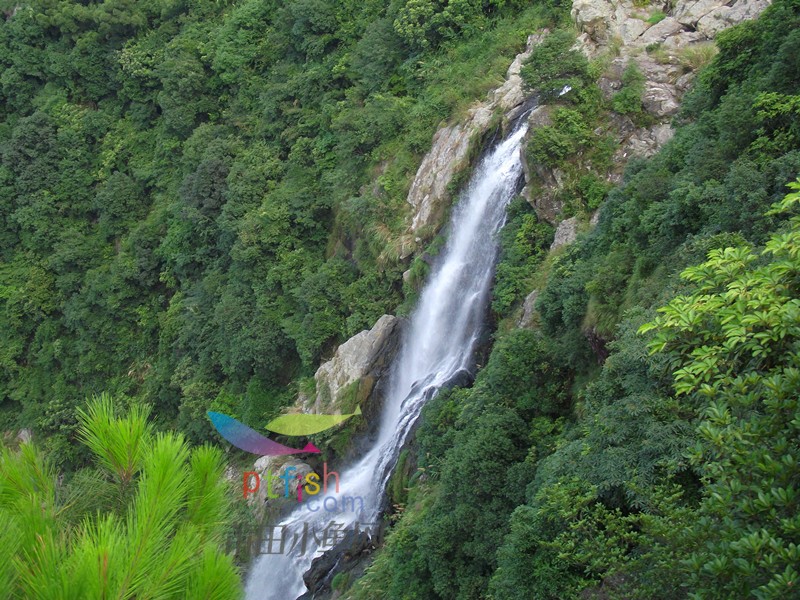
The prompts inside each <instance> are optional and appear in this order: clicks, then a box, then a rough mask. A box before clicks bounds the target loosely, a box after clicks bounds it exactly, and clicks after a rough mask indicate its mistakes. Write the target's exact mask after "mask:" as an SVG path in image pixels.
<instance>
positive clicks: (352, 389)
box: [302, 315, 400, 419]
mask: <svg viewBox="0 0 800 600" xmlns="http://www.w3.org/2000/svg"><path fill="white" fill-rule="evenodd" d="M399 327H400V319H398V318H397V317H395V316H393V315H383V316H382V317H381V318H380V319H378V321H377V322H376V323H375V325H373V326H372V329H370V330H367V331H362V332H361V333H358V334H356V335H354V336H353V337H351V338H350V339H349V340H347V341H346V342H344V343H343V344H342V345H341V346H339V347H338V348H337V349H336V353H335V354H334V355H333V358H331V359H330V360H329V361H327V362H325V363H323V364H322V365H321V366H320V367H319V369H317V372H316V374H315V375H314V380H315V382H316V395H315V396H314V397H313V398H305V399H303V402H302V407H303V412H312V413H329V414H333V413H340V414H341V413H348V412H352V411H353V410H355V408H356V406H361V405H362V404H365V403H366V405H365V406H362V407H361V410H362V411H363V412H364V414H365V418H367V419H369V417H370V416H371V415H372V414H373V413H375V412H376V408H377V407H376V406H373V405H374V404H379V402H378V399H377V398H374V394H373V392H374V391H375V389H376V383H377V382H378V381H379V380H380V379H381V377H382V376H383V375H384V372H385V371H386V370H387V369H388V368H389V365H390V364H391V359H392V358H393V357H394V354H395V351H396V350H397V345H398V342H399V335H398V334H399ZM371 400H372V401H371Z"/></svg>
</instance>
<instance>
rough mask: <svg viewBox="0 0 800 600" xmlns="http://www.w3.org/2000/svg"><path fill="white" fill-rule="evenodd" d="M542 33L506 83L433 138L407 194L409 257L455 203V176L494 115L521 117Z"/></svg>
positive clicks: (531, 39) (515, 64)
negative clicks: (525, 75)
mask: <svg viewBox="0 0 800 600" xmlns="http://www.w3.org/2000/svg"><path fill="white" fill-rule="evenodd" d="M544 35H545V34H544V33H543V32H540V33H537V34H535V35H531V36H529V37H528V43H527V46H526V48H525V50H524V51H523V52H521V53H520V54H518V55H517V56H516V57H515V58H514V61H513V62H512V63H511V66H510V67H509V68H508V72H507V73H506V81H505V82H504V83H503V85H501V86H500V87H499V88H497V89H495V90H493V91H492V92H490V93H489V94H488V96H487V98H486V100H484V101H483V102H479V103H477V104H476V105H475V106H473V107H472V108H471V109H470V110H469V111H468V113H467V117H466V119H464V120H462V121H461V122H458V123H454V124H452V125H447V126H444V127H442V128H440V129H439V130H438V131H437V132H436V134H435V135H434V137H433V145H432V146H431V149H430V151H429V152H428V153H427V154H426V155H425V157H424V158H423V160H422V163H421V164H420V166H419V169H418V170H417V174H416V176H415V177H414V182H413V183H412V185H411V189H410V190H409V192H408V197H407V201H408V203H409V204H410V205H411V206H412V208H413V211H412V215H411V222H410V225H409V236H408V243H406V244H405V245H404V248H405V250H404V254H405V256H408V255H409V254H411V252H413V250H414V249H415V248H416V245H417V244H418V243H419V241H421V239H420V236H422V237H423V238H424V237H428V236H429V234H430V233H432V231H433V230H436V229H438V227H439V226H440V225H441V222H442V217H443V215H444V212H445V209H446V208H447V206H448V205H449V203H450V201H451V200H452V198H451V196H450V193H449V190H448V187H449V185H450V183H451V182H452V181H453V180H454V178H455V176H456V175H457V174H458V173H460V172H461V171H463V170H464V169H466V168H468V167H469V166H470V156H471V152H472V150H473V147H474V145H475V144H476V143H479V142H480V141H481V137H482V136H483V134H485V133H486V132H487V130H488V129H489V127H490V126H491V124H492V122H493V121H494V118H495V116H502V118H503V119H505V121H506V122H508V121H509V120H511V119H513V118H514V117H516V116H517V115H518V114H519V111H520V110H521V107H522V105H523V103H524V102H525V100H526V94H525V92H524V90H523V85H522V77H520V70H521V69H522V65H523V64H524V62H525V60H526V59H527V58H528V57H529V56H530V53H531V51H532V50H533V48H534V46H536V45H537V44H538V43H540V42H541V40H542V39H543V36H544Z"/></svg>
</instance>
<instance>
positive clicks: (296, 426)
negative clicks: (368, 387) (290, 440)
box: [266, 406, 361, 435]
mask: <svg viewBox="0 0 800 600" xmlns="http://www.w3.org/2000/svg"><path fill="white" fill-rule="evenodd" d="M360 414H361V407H360V406H359V407H358V408H356V412H354V413H351V414H349V415H310V414H305V413H299V414H292V415H281V416H280V417H277V418H275V419H273V420H272V421H270V422H269V423H268V424H267V427H266V428H267V429H268V430H269V431H272V432H273V433H280V434H281V435H311V434H312V433H319V432H320V431H325V430H326V429H330V428H331V427H334V426H336V425H338V424H339V423H344V422H345V421H347V419H349V418H350V417H355V416H356V415H360Z"/></svg>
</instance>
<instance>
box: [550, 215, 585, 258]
mask: <svg viewBox="0 0 800 600" xmlns="http://www.w3.org/2000/svg"><path fill="white" fill-rule="evenodd" d="M578 224H579V222H578V217H570V218H569V219H564V220H563V221H561V223H559V224H558V227H557V228H556V233H555V236H554V237H553V243H552V244H550V252H552V251H553V250H557V249H558V248H561V247H562V246H566V245H567V244H571V243H572V242H574V241H575V240H576V239H577V237H578Z"/></svg>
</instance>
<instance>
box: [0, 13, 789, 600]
mask: <svg viewBox="0 0 800 600" xmlns="http://www.w3.org/2000/svg"><path fill="white" fill-rule="evenodd" d="M569 8H570V7H569V6H568V4H562V3H559V2H557V1H543V2H523V1H522V0H505V1H504V0H461V1H458V2H455V1H453V2H445V1H439V0H407V1H403V0H391V1H389V2H378V1H376V0H367V1H366V2H357V1H354V0H345V1H343V2H334V1H333V0H297V1H293V2H282V1H280V0H243V1H241V2H228V1H226V0H220V1H214V2H211V1H207V0H201V1H197V2H185V1H184V0H140V1H127V0H108V1H105V2H91V1H88V0H87V1H81V2H68V1H65V0H34V1H30V2H14V1H8V0H0V65H1V67H0V69H1V71H2V72H1V73H0V366H1V368H0V430H2V431H3V432H11V431H13V432H16V431H17V430H19V429H20V428H29V429H31V430H32V431H33V435H34V439H35V441H36V447H34V446H33V445H28V444H23V445H22V447H21V448H20V449H16V448H15V449H3V454H2V457H0V547H2V549H3V558H4V559H6V560H3V561H2V564H0V596H1V597H10V598H51V597H52V598H56V597H58V598H64V597H71V598H72V597H74V598H95V597H97V598H100V597H110V596H111V595H114V596H115V597H120V598H132V597H136V598H140V597H141V598H144V597H175V598H184V597H186V598H194V597H198V598H199V597H208V598H234V597H237V596H238V594H239V593H240V592H239V585H240V584H239V582H238V571H237V567H241V566H242V565H236V564H234V563H235V560H234V558H233V557H232V549H233V548H236V546H237V544H236V542H237V540H236V539H235V538H236V532H235V529H234V526H233V525H232V523H231V522H232V521H234V520H235V519H237V518H241V517H242V515H241V514H240V512H241V511H243V510H245V509H244V508H243V507H241V506H236V505H234V502H233V494H232V492H231V491H230V490H229V489H228V487H227V484H226V483H225V481H226V480H225V478H224V477H223V473H224V469H225V459H224V457H223V454H222V453H221V452H220V451H219V449H217V448H215V447H213V446H212V445H209V442H211V443H213V442H215V441H216V440H217V438H216V437H215V436H214V435H213V434H212V432H211V429H210V426H209V424H208V421H207V420H206V418H205V413H206V411H207V410H219V411H222V412H225V413H227V414H229V415H232V416H234V417H237V418H240V419H242V420H243V421H245V422H247V423H249V424H251V425H252V426H254V427H258V426H259V424H261V425H263V424H264V423H266V422H267V421H268V420H269V419H270V418H272V417H273V416H275V415H276V414H277V413H278V412H279V411H280V410H281V408H282V407H284V406H286V405H288V404H289V403H291V402H292V401H294V399H295V398H296V396H297V392H298V389H300V388H301V387H302V386H303V385H304V383H306V382H307V380H308V378H309V377H310V376H311V375H312V374H313V373H314V371H315V369H316V368H317V366H318V364H319V362H320V360H321V359H324V358H327V357H329V356H330V354H331V352H332V351H333V349H334V348H335V347H336V345H337V344H338V343H340V342H342V341H343V340H345V339H347V338H348V337H350V336H352V335H353V334H355V333H357V332H359V331H361V330H362V329H365V328H368V327H371V326H372V324H373V323H374V322H375V321H376V319H377V318H378V317H379V316H381V315H383V314H385V313H399V314H406V313H408V311H409V310H411V308H412V307H413V303H414V300H415V295H416V291H417V289H415V286H416V285H417V284H418V283H419V281H417V279H419V278H417V277H415V278H414V279H413V280H412V281H411V282H406V283H404V282H403V278H402V273H403V271H405V270H406V269H408V268H409V260H410V259H409V258H407V257H406V258H403V257H402V252H401V248H400V239H401V238H402V235H403V234H404V233H405V227H406V222H407V221H406V219H407V216H408V211H409V210H410V207H409V206H408V205H407V203H406V195H407V192H408V189H409V185H410V183H411V179H412V178H413V175H414V173H415V171H416V169H417V167H418V165H419V162H420V159H421V157H422V155H423V154H424V153H425V152H426V151H427V150H428V148H429V147H430V144H431V139H432V136H433V134H434V132H435V131H436V129H437V127H438V126H439V125H440V124H442V123H443V122H446V121H448V120H453V119H457V118H459V116H461V115H462V114H463V112H464V111H465V109H466V108H467V107H468V106H469V105H470V104H471V103H472V102H473V101H474V100H475V99H480V98H481V97H483V95H484V94H485V92H486V91H488V90H489V89H491V88H493V87H496V86H497V85H498V83H500V82H501V81H502V77H503V75H504V73H505V70H506V69H507V67H508V64H509V62H510V60H511V59H512V58H513V56H514V55H515V54H516V53H517V52H519V51H521V50H522V49H523V47H524V44H525V40H526V37H527V35H529V34H530V33H531V32H533V31H535V30H536V29H538V28H540V27H544V26H548V27H550V28H552V29H554V30H555V32H554V33H553V34H551V36H550V37H549V38H548V40H546V41H545V43H543V44H542V45H541V46H540V47H539V48H538V49H537V50H535V51H534V53H533V55H532V56H531V58H530V61H529V63H528V66H527V67H525V68H524V69H523V77H524V78H525V80H526V83H527V88H528V91H530V92H531V93H533V91H534V90H545V98H544V99H546V100H548V101H550V102H552V103H555V104H557V105H558V108H557V112H556V113H555V118H554V119H553V123H552V124H551V125H549V126H547V127H544V128H542V129H541V130H540V131H538V132H535V133H534V134H533V135H532V136H531V140H530V143H529V145H528V148H527V153H526V160H528V161H529V163H531V164H534V163H537V162H538V163H545V164H548V165H549V166H556V165H558V166H562V167H563V168H565V169H570V168H576V167H575V164H576V162H575V160H576V157H578V156H580V160H582V161H586V160H588V161H594V163H595V164H604V165H605V164H607V163H608V161H609V160H610V153H609V152H608V148H607V147H606V146H604V145H603V143H601V142H602V140H598V139H597V138H596V137H594V136H593V133H592V131H593V125H594V124H596V123H598V122H600V121H602V119H603V118H605V116H606V115H607V113H608V112H609V111H615V112H617V113H619V114H629V115H631V116H632V118H635V119H637V120H638V121H639V122H642V123H646V116H645V115H643V114H642V113H641V107H640V102H639V97H640V95H641V88H640V84H641V82H640V80H639V79H638V75H637V74H636V73H635V72H633V71H629V72H628V73H627V74H626V78H625V79H624V81H623V83H624V88H623V90H622V92H620V93H619V94H617V95H616V96H615V97H614V99H613V101H612V102H610V103H608V102H606V101H604V100H603V99H602V95H601V94H600V91H599V88H598V84H597V79H598V76H599V74H600V73H599V66H598V64H597V63H593V62H590V61H588V60H587V59H585V58H584V57H583V56H582V55H581V54H580V53H578V52H575V51H572V50H570V48H571V47H572V44H573V42H574V39H575V35H574V32H572V31H571V29H570V25H569V14H568V13H569ZM716 44H717V46H718V48H719V53H718V54H717V56H716V58H714V60H713V61H712V62H711V63H710V65H709V66H708V67H706V68H705V69H704V70H703V71H702V72H701V73H700V75H699V77H698V78H697V80H696V82H695V84H694V87H693V89H692V91H691V92H690V93H689V94H688V95H687V96H686V97H685V99H684V102H683V105H682V108H681V111H680V113H679V114H678V116H677V117H676V118H675V122H674V125H675V126H676V129H677V131H676V135H675V137H674V138H673V139H672V141H670V142H669V143H668V144H667V145H666V146H665V147H664V148H663V149H662V150H661V151H660V152H659V153H658V154H656V155H655V156H654V157H652V158H650V159H647V160H635V161H633V162H631V163H630V164H629V165H628V167H627V169H626V170H625V175H624V180H623V182H622V184H621V185H619V186H616V187H612V186H610V185H607V184H605V183H604V182H601V181H599V180H597V179H587V178H583V179H579V181H580V182H581V184H580V185H579V186H578V187H577V188H576V189H574V190H570V193H571V194H572V201H571V203H567V205H566V210H567V211H568V212H569V213H585V212H588V211H590V210H593V209H595V208H597V207H600V218H599V222H598V224H597V226H596V227H594V229H592V230H591V231H589V232H587V233H585V234H584V235H582V236H581V237H580V238H579V239H578V240H577V241H576V242H575V243H574V244H571V245H569V246H567V247H565V248H563V249H562V250H560V251H558V252H556V253H549V254H548V252H547V248H548V246H549V244H550V241H551V239H552V234H553V231H552V228H551V227H550V226H549V225H547V224H546V223H544V222H541V221H539V220H537V217H536V215H535V212H534V211H533V209H532V208H531V207H530V206H529V204H528V203H527V202H525V201H524V200H523V199H521V198H518V199H516V200H514V201H513V202H512V204H511V206H510V208H509V215H508V221H507V224H506V226H505V227H504V229H503V231H502V234H501V236H500V237H501V247H502V249H501V258H500V262H499V264H498V267H497V274H496V278H495V286H494V291H493V299H492V309H491V319H490V320H491V324H492V326H493V328H494V330H495V331H494V336H493V339H492V346H491V353H490V354H489V358H488V361H487V363H486V366H485V367H484V368H482V369H481V370H480V371H479V373H478V376H477V379H476V381H475V383H474V385H472V386H470V387H469V388H455V389H452V390H449V391H447V392H443V393H441V394H440V395H439V396H438V397H436V398H434V399H433V400H432V401H431V402H430V403H429V404H428V405H427V406H426V408H425V409H424V412H423V417H422V419H421V424H420V427H419V429H418V431H417V433H416V439H415V443H414V445H413V447H412V448H411V449H410V450H409V451H407V452H406V453H404V455H403V459H402V460H401V464H400V466H399V468H398V473H397V474H396V475H395V478H394V480H393V482H392V485H391V490H390V491H391V502H392V505H393V506H394V509H393V512H392V514H391V515H390V516H389V519H390V520H391V522H392V528H391V530H390V533H389V535H388V538H387V540H386V544H385V545H384V546H383V548H381V549H380V550H379V551H378V553H377V554H376V555H375V560H374V562H373V564H372V565H371V566H370V567H369V569H368V570H367V572H366V574H365V575H364V577H362V578H361V579H359V580H357V581H351V580H350V578H349V577H340V578H338V579H337V581H336V583H337V587H338V588H339V591H341V592H342V593H343V594H344V595H345V597H350V598H358V599H374V598H387V599H395V598H398V599H400V598H402V599H424V600H427V599H434V598H441V599H459V600H461V599H473V598H474V599H477V598H491V599H493V600H505V599H518V598H542V599H550V598H552V599H564V598H578V597H581V598H598V599H600V598H612V597H620V598H719V599H729V598H757V599H759V600H762V599H777V598H781V599H783V598H798V597H800V591H798V588H800V572H799V571H800V569H798V567H797V565H798V564H800V490H799V489H798V488H799V487H800V442H799V440H800V413H799V412H798V411H800V407H799V406H798V396H799V395H800V394H798V389H800V353H799V352H798V351H799V350H800V347H798V346H799V345H800V300H798V296H799V294H800V187H798V186H795V187H794V188H787V184H789V183H790V182H792V181H795V180H796V179H797V177H798V174H800V2H799V1H798V0H775V1H774V3H773V5H772V6H771V7H770V8H769V9H767V10H766V12H765V13H764V14H763V15H762V17H760V18H759V19H758V20H756V21H752V22H745V23H743V24H741V25H738V26H736V27H734V28H732V29H730V30H728V31H725V32H723V33H721V34H719V36H718V37H717V39H716ZM564 83H569V84H570V85H571V87H572V88H573V89H574V91H575V93H573V94H569V95H567V96H565V97H563V98H561V97H549V96H548V95H547V90H551V89H560V88H561V87H562V86H563V84H564ZM550 96H552V94H551V95H550ZM798 185H800V184H798ZM787 194H789V195H787ZM434 233H435V232H432V231H431V232H425V233H424V236H426V238H427V239H426V240H425V241H429V240H430V239H431V238H432V237H433V235H434ZM436 243H437V242H436V241H434V244H436ZM534 288H536V289H538V290H539V295H538V300H537V303H536V309H537V318H536V321H535V323H534V326H533V327H531V328H529V329H518V328H516V327H515V323H516V319H517V314H518V311H519V306H520V303H521V302H522V300H523V299H524V298H525V296H526V295H527V294H528V293H529V292H530V291H531V290H532V289H534ZM111 398H113V401H112V400H111ZM12 437H13V435H12ZM12 445H13V444H12ZM43 574H44V575H43Z"/></svg>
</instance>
